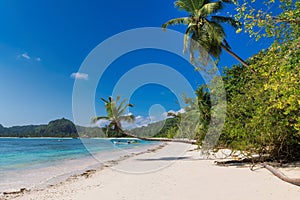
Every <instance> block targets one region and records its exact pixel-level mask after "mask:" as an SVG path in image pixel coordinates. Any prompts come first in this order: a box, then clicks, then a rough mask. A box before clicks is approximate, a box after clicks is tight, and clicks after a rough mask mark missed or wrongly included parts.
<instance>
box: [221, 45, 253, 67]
mask: <svg viewBox="0 0 300 200" xmlns="http://www.w3.org/2000/svg"><path fill="white" fill-rule="evenodd" d="M221 47H222V48H223V49H224V50H225V51H226V52H227V53H229V54H230V55H232V56H233V57H234V58H235V59H237V60H238V61H239V62H240V63H241V64H242V65H243V66H244V67H247V68H249V65H248V64H247V63H246V62H245V61H244V60H243V59H242V58H240V57H239V56H238V55H236V54H235V53H234V52H232V51H231V50H230V49H229V48H228V47H226V46H225V45H224V44H221Z"/></svg>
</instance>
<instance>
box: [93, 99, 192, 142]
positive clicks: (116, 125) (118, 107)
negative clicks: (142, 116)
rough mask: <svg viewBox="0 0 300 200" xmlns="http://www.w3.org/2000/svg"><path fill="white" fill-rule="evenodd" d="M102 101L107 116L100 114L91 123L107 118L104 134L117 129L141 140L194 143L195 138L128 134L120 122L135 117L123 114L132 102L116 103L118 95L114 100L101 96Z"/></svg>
mask: <svg viewBox="0 0 300 200" xmlns="http://www.w3.org/2000/svg"><path fill="white" fill-rule="evenodd" d="M101 100H102V101H104V103H105V109H106V112H107V116H100V117H94V118H93V120H92V121H93V123H96V122H97V121H99V120H107V121H109V122H110V123H109V124H108V126H107V129H106V136H108V131H109V130H111V129H113V130H114V131H118V132H120V133H123V134H125V135H127V136H129V137H135V138H138V139H141V140H148V141H161V142H183V143H189V144H196V141H195V140H188V139H186V140H185V139H168V138H145V137H140V136H137V135H133V134H130V133H128V132H125V131H124V130H123V129H122V125H121V122H122V121H126V122H133V121H134V119H135V117H134V116H133V115H125V114H124V113H125V111H126V109H127V108H128V107H133V105H132V104H130V103H126V101H127V100H126V99H124V100H123V101H121V103H120V104H118V101H119V100H120V96H118V97H117V98H116V101H114V100H113V98H112V97H109V98H108V100H106V99H104V98H101Z"/></svg>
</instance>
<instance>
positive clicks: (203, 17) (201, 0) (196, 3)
mask: <svg viewBox="0 0 300 200" xmlns="http://www.w3.org/2000/svg"><path fill="white" fill-rule="evenodd" d="M234 2H235V1H233V0H220V1H211V0H177V1H176V2H175V6H176V7H177V8H178V9H179V10H183V11H186V12H187V13H188V16H187V17H180V18H175V19H171V20H169V21H167V22H166V23H164V24H163V25H162V27H163V29H166V28H167V27H168V26H170V25H177V24H182V25H186V26H187V29H186V31H185V36H184V52H185V51H186V49H187V48H188V47H189V52H190V57H191V62H194V61H195V53H194V52H198V53H199V55H200V57H201V59H205V58H206V57H207V56H208V55H207V53H208V54H209V55H211V56H213V57H214V58H216V59H219V58H220V55H221V52H222V49H223V50H225V51H226V52H228V53H229V54H230V55H232V56H233V57H234V58H236V59H237V60H238V61H239V62H240V63H242V65H244V66H246V67H247V66H248V64H247V63H246V62H245V61H244V60H243V59H241V58H240V57H239V56H238V55H236V54H235V53H234V52H233V51H232V50H231V47H230V45H229V43H228V42H227V40H226V34H225V31H224V28H223V26H222V23H227V24H230V25H231V26H232V27H234V28H238V27H239V26H240V23H239V22H238V21H237V20H235V19H234V18H232V17H230V16H220V15H218V12H220V11H221V10H222V9H223V8H224V6H225V4H226V3H227V4H228V3H234Z"/></svg>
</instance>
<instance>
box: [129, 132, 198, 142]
mask: <svg viewBox="0 0 300 200" xmlns="http://www.w3.org/2000/svg"><path fill="white" fill-rule="evenodd" d="M123 133H124V134H125V135H127V136H129V137H134V138H138V139H140V140H146V141H157V142H180V143H186V144H197V141H196V140H190V139H169V138H145V137H139V136H136V135H133V134H130V133H127V132H124V131H123Z"/></svg>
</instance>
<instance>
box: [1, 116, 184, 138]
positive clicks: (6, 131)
mask: <svg viewBox="0 0 300 200" xmlns="http://www.w3.org/2000/svg"><path fill="white" fill-rule="evenodd" d="M177 123H178V122H177V119H173V118H169V119H167V120H166V121H161V122H155V123H152V124H149V125H148V126H144V127H139V128H135V129H132V130H127V131H129V132H131V133H132V134H134V135H142V136H146V137H151V136H152V137H168V138H170V137H172V136H171V133H174V132H176V129H177V128H176V127H177ZM174 129H175V130H174ZM105 133H106V128H105V127H103V128H100V127H84V126H78V125H75V124H74V123H73V122H72V121H70V120H68V119H65V118H62V119H57V120H53V121H50V122H49V123H48V124H42V125H25V126H12V127H4V126H2V125H1V124H0V137H20V138H21V137H68V138H77V137H86V138H95V137H106V135H105ZM108 137H127V136H126V135H124V134H122V133H118V132H116V131H113V130H110V131H109V132H108Z"/></svg>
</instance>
